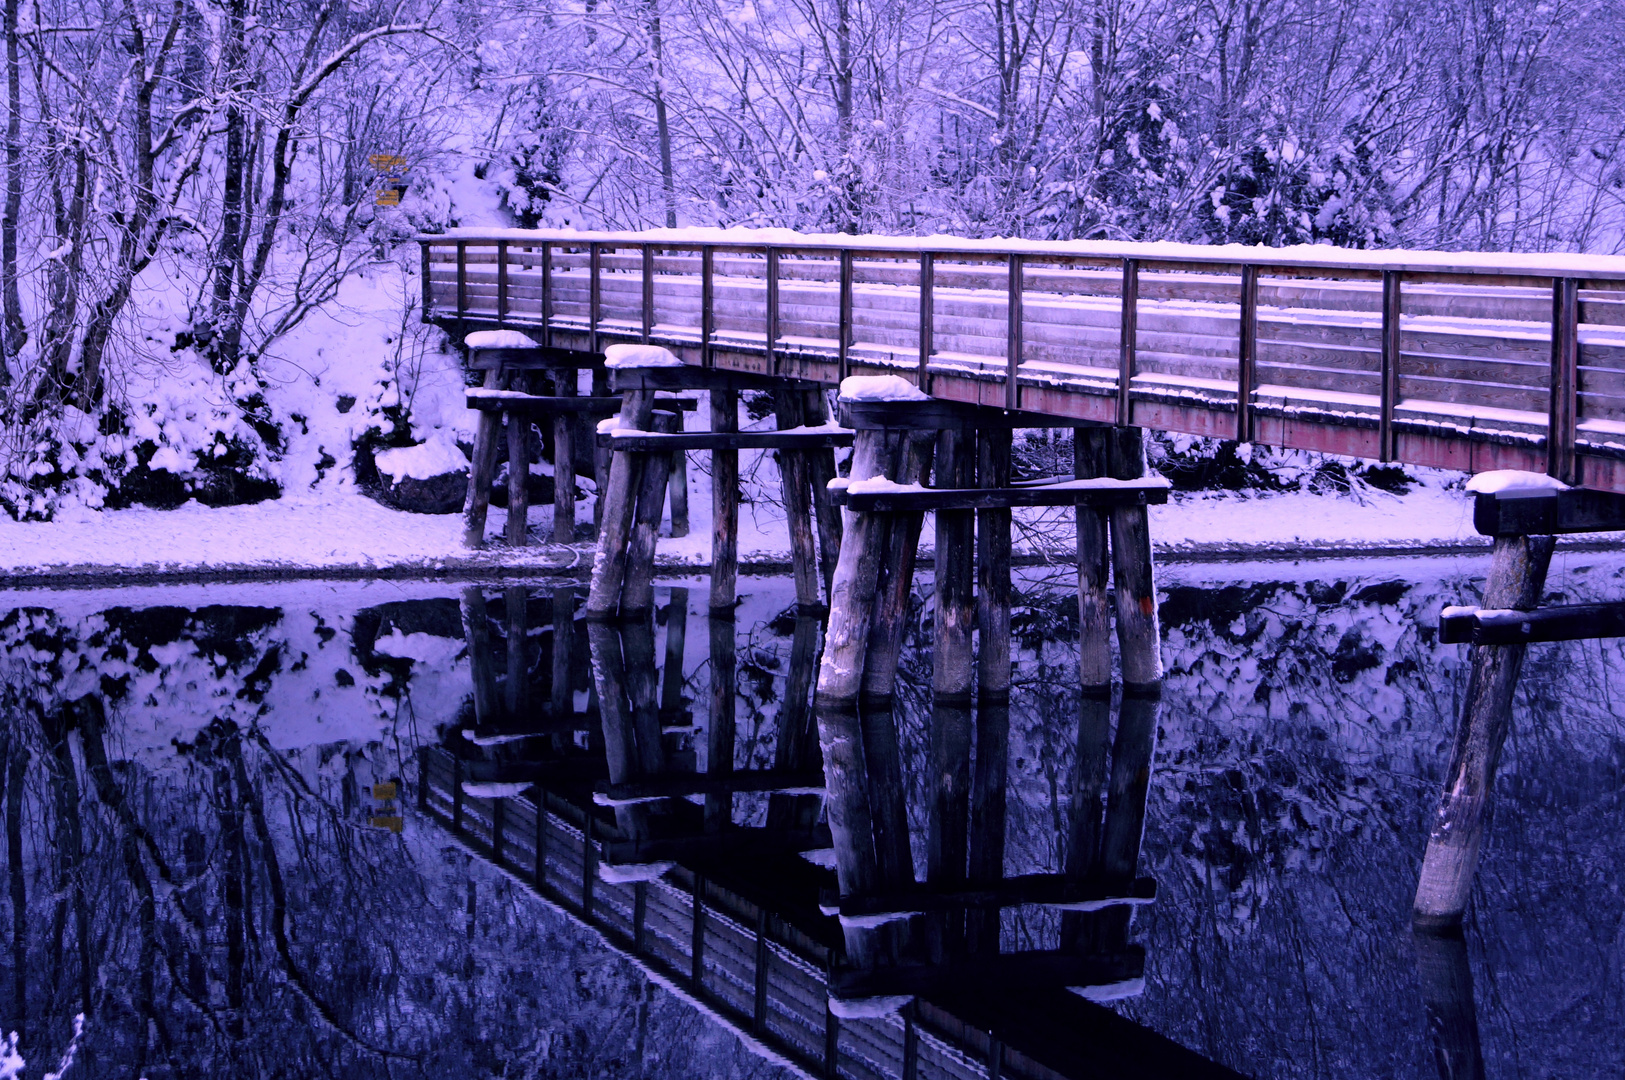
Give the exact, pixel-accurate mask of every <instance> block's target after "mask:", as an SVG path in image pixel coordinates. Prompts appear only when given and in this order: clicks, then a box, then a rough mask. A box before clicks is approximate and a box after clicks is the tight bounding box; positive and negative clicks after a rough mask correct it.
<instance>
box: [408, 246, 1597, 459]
mask: <svg viewBox="0 0 1625 1080" xmlns="http://www.w3.org/2000/svg"><path fill="white" fill-rule="evenodd" d="M423 266H424V276H423V288H424V309H425V314H426V317H429V318H433V319H437V320H444V321H452V322H457V323H460V324H463V325H468V326H490V325H502V326H513V327H518V328H527V329H534V330H535V331H537V332H538V336H539V337H540V338H541V339H542V342H543V343H544V344H546V345H550V346H556V347H559V348H562V349H567V350H572V351H584V352H593V353H596V352H599V351H600V350H601V349H602V348H603V347H604V346H605V345H606V344H610V343H614V342H640V341H641V342H653V343H655V344H659V345H664V346H666V347H667V348H670V349H672V350H673V351H675V352H677V353H678V354H679V355H680V356H682V357H683V358H684V359H685V360H686V361H687V362H688V363H690V364H695V365H699V366H702V367H716V368H720V369H725V370H733V371H748V372H754V373H765V374H769V375H781V376H788V377H798V378H803V379H812V380H816V381H819V382H823V383H834V382H836V381H838V380H839V379H840V378H842V377H844V376H845V375H847V374H875V373H884V372H903V373H906V374H908V375H910V376H911V377H912V378H914V379H915V380H916V381H917V382H918V383H919V384H920V385H921V386H922V387H925V388H926V389H928V390H929V392H930V393H931V394H932V395H933V396H934V397H937V398H940V399H946V400H952V401H961V402H974V403H979V404H983V405H995V406H999V407H1001V408H1008V409H1021V410H1026V411H1030V412H1034V413H1039V414H1045V415H1049V416H1054V417H1057V418H1072V419H1078V420H1086V421H1094V422H1102V423H1112V424H1118V425H1134V426H1139V427H1148V428H1157V429H1164V430H1168V431H1175V432H1186V433H1190V434H1196V435H1212V436H1220V437H1225V438H1239V439H1242V440H1244V441H1257V442H1262V443H1267V444H1271V445H1277V446H1282V447H1292V448H1301V449H1309V450H1323V451H1331V452H1335V453H1341V454H1351V455H1355V456H1358V457H1365V458H1370V459H1377V460H1384V461H1389V460H1392V461H1399V462H1404V463H1410V464H1418V465H1430V466H1439V467H1442V468H1454V469H1463V470H1468V471H1479V470H1483V469H1492V468H1518V469H1526V470H1535V471H1540V472H1547V471H1549V472H1550V473H1551V474H1552V475H1554V476H1558V477H1560V478H1562V479H1564V480H1566V481H1568V482H1571V483H1577V482H1581V481H1583V482H1584V483H1585V484H1587V485H1588V486H1592V487H1599V488H1606V489H1612V490H1625V259H1621V258H1596V257H1580V256H1555V255H1554V256H1512V255H1493V256H1485V255H1454V254H1445V253H1427V252H1358V251H1341V250H1335V249H1330V248H1327V249H1302V248H1299V249H1288V250H1283V251H1275V250H1269V249H1262V248H1257V249H1243V248H1236V247H1228V248H1211V247H1197V246H1189V245H1171V244H1139V245H1136V244H1115V243H1114V244H1091V243H1019V244H1018V243H1012V242H994V243H969V242H961V243H954V242H939V241H936V240H933V241H929V242H927V241H918V240H912V239H907V238H891V237H852V238H836V237H822V238H814V237H798V236H796V235H795V234H791V233H784V232H767V233H760V234H755V235H752V234H750V233H740V232H731V231H730V232H712V233H694V234H684V235H678V234H670V233H667V234H662V233H659V232H654V233H602V234H590V233H544V232H522V231H517V230H511V231H502V232H491V231H483V232H482V231H475V230H459V231H455V232H453V233H450V234H447V235H445V236H441V237H430V238H424V243H423Z"/></svg>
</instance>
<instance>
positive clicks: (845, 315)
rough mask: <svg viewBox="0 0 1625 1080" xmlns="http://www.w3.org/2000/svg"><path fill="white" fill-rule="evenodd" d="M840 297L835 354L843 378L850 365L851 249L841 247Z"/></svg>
mask: <svg viewBox="0 0 1625 1080" xmlns="http://www.w3.org/2000/svg"><path fill="white" fill-rule="evenodd" d="M840 295H841V299H840V307H841V310H840V313H839V315H838V316H837V318H836V322H837V323H838V331H837V332H838V333H839V334H840V347H839V350H838V354H837V363H836V367H837V369H838V371H839V372H840V377H841V378H842V379H845V378H846V377H847V375H848V374H850V369H851V366H852V362H851V358H850V356H849V355H848V354H849V352H850V350H851V347H852V249H851V248H842V249H841V294H840Z"/></svg>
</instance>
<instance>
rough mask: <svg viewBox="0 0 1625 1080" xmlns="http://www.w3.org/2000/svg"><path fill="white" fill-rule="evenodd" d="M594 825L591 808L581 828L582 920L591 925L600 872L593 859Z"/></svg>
mask: <svg viewBox="0 0 1625 1080" xmlns="http://www.w3.org/2000/svg"><path fill="white" fill-rule="evenodd" d="M592 825H593V820H592V809H591V808H590V807H589V808H588V810H587V814H586V823H585V824H583V825H582V827H581V918H582V920H583V921H585V922H587V923H589V924H590V923H591V922H592V879H593V876H594V875H595V874H596V873H597V872H598V867H597V865H596V862H597V860H595V859H594V858H593V850H592Z"/></svg>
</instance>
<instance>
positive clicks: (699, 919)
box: [418, 749, 1044, 1080]
mask: <svg viewBox="0 0 1625 1080" xmlns="http://www.w3.org/2000/svg"><path fill="white" fill-rule="evenodd" d="M420 764H421V773H420V784H419V788H418V791H419V806H420V808H421V809H422V810H424V811H426V812H427V813H428V814H429V815H431V816H432V817H434V818H436V819H438V820H439V821H440V822H441V823H442V824H444V825H445V826H447V827H448V828H449V829H450V830H451V831H452V833H453V835H455V836H456V837H457V839H459V840H460V841H462V842H463V843H465V844H467V845H468V846H469V847H470V848H472V849H474V850H475V851H476V852H478V853H479V854H481V855H484V856H486V857H488V858H490V859H491V860H492V861H493V862H494V863H496V864H497V865H498V866H500V867H502V868H503V869H504V870H506V871H508V872H509V873H512V874H514V875H515V876H517V877H519V878H520V879H521V880H523V881H526V882H527V883H529V884H531V885H533V886H534V887H535V888H536V890H537V892H539V893H540V894H541V895H542V896H544V897H546V898H547V899H548V900H551V901H553V902H554V903H556V904H558V905H559V906H560V907H562V908H564V909H565V910H566V911H568V912H570V913H571V914H572V915H575V916H577V917H579V918H580V919H581V920H582V921H583V922H585V923H587V924H588V925H590V926H592V927H593V928H594V929H596V930H598V931H599V932H600V933H602V934H603V935H604V937H605V938H606V939H607V940H608V941H609V942H610V943H611V944H612V945H614V946H615V947H616V948H618V949H620V950H621V951H623V952H625V953H627V954H628V955H630V956H631V957H632V958H633V959H635V960H636V961H637V962H638V963H639V964H640V965H642V966H643V967H644V968H646V969H647V970H649V971H650V972H651V973H653V974H655V975H656V976H658V977H659V978H661V979H662V980H663V981H664V982H666V983H667V984H669V985H670V986H671V987H672V988H673V989H674V990H675V991H677V992H678V993H681V994H684V995H687V996H688V997H690V998H692V999H693V1000H694V1001H696V1002H698V1003H699V1004H700V1005H702V1006H704V1007H705V1008H707V1009H709V1010H711V1011H713V1012H714V1013H716V1014H717V1015H718V1016H720V1017H721V1018H722V1019H723V1020H724V1021H726V1022H727V1023H728V1024H729V1025H730V1026H731V1027H733V1028H734V1029H736V1030H737V1031H739V1032H740V1033H741V1034H743V1035H746V1036H749V1037H751V1038H754V1039H755V1040H757V1041H758V1042H760V1043H761V1044H762V1045H763V1046H765V1047H767V1048H768V1049H769V1050H771V1051H773V1052H774V1053H777V1054H781V1055H783V1056H784V1057H786V1058H788V1059H789V1060H790V1061H792V1062H793V1063H794V1064H795V1065H797V1066H798V1067H799V1068H801V1069H802V1070H804V1071H806V1072H809V1073H811V1074H814V1075H819V1076H831V1077H835V1076H839V1077H852V1078H857V1080H877V1078H880V1077H896V1076H905V1075H907V1076H917V1077H920V1078H921V1080H925V1078H929V1077H944V1078H950V1077H951V1078H969V1077H983V1076H987V1075H988V1073H987V1070H986V1068H985V1066H983V1065H980V1064H979V1063H977V1062H974V1061H972V1060H970V1059H969V1058H968V1057H967V1056H966V1054H965V1052H964V1050H963V1049H956V1048H955V1047H954V1046H953V1045H951V1044H950V1043H949V1042H948V1040H946V1039H944V1038H943V1037H942V1036H941V1035H940V1034H938V1033H936V1032H935V1031H933V1030H932V1029H931V1027H930V1026H929V1024H928V1023H927V1022H925V1021H924V1019H923V1018H922V1019H919V1020H916V1019H915V1018H913V1017H907V1018H899V1017H896V1016H891V1017H882V1018H846V1019H842V1018H838V1017H836V1016H834V1015H833V1014H832V1013H830V1012H829V1007H828V990H827V985H828V984H827V979H826V977H825V972H826V971H827V970H828V967H829V964H830V961H831V955H832V946H833V940H834V938H837V937H838V936H839V930H838V929H836V928H834V923H833V920H829V919H824V918H822V917H821V916H819V915H818V913H817V909H816V908H809V909H808V912H807V918H806V919H805V920H795V919H791V918H788V917H786V916H785V915H783V914H780V913H778V912H774V911H769V910H767V909H766V908H765V907H762V906H759V905H758V904H756V903H753V902H752V901H751V900H749V899H747V898H746V897H745V896H743V895H741V894H740V893H739V892H736V891H734V890H733V889H731V888H729V887H727V886H725V885H722V884H718V883H717V882H714V881H708V880H706V879H705V878H704V877H703V876H701V875H698V874H696V873H695V872H694V871H692V870H690V869H688V868H685V867H683V866H678V867H676V868H674V869H672V870H670V871H668V872H667V873H666V874H665V875H664V876H662V877H660V878H657V879H655V880H643V881H609V880H605V879H604V877H603V876H602V875H601V874H600V872H599V861H600V858H601V855H602V848H603V846H604V843H605V841H610V842H613V841H614V840H615V839H616V836H615V833H616V829H615V826H614V825H613V824H609V823H607V822H606V821H604V820H600V819H599V818H598V817H597V816H596V815H594V814H591V813H587V812H585V811H584V810H583V808H582V807H581V806H578V805H577V804H575V803H573V802H571V801H569V800H566V799H564V798H562V797H560V796H559V795H557V794H554V793H547V792H543V791H541V789H539V788H536V789H532V790H531V792H530V793H529V794H527V795H523V796H517V797H501V798H487V797H482V796H476V795H470V794H467V793H466V792H465V791H464V790H463V779H462V776H461V765H460V763H459V762H458V761H457V759H455V758H453V757H452V756H451V755H450V754H448V753H446V752H445V751H443V750H439V749H428V750H425V751H423V752H422V754H421V757H420ZM539 805H541V806H545V807H546V811H545V813H543V814H542V815H541V817H540V821H539V820H538V813H537V808H538V806H539ZM807 871H808V876H809V878H812V877H813V876H814V875H815V872H814V871H813V868H812V867H811V866H810V864H809V865H808V866H807ZM612 876H613V875H612ZM810 894H811V895H813V896H816V895H817V893H816V888H814V889H812V890H810ZM820 923H823V924H827V925H819V924H820ZM926 1009H927V1011H929V1007H928V1006H927V1007H926ZM984 1038H985V1035H984ZM972 1049H974V1048H972ZM984 1052H985V1048H984ZM1019 1057H1020V1056H1019V1055H1014V1056H1012V1055H1009V1054H1006V1055H1005V1058H1004V1065H1005V1070H1004V1071H1005V1075H1007V1076H1024V1075H1032V1076H1042V1075H1044V1073H1042V1072H1040V1071H1026V1070H1022V1069H1021V1068H1020V1061H1019V1060H1018V1059H1019Z"/></svg>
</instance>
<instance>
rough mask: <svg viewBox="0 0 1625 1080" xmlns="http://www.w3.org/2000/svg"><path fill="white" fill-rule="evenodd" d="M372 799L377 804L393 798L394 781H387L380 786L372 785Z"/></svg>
mask: <svg viewBox="0 0 1625 1080" xmlns="http://www.w3.org/2000/svg"><path fill="white" fill-rule="evenodd" d="M372 797H373V798H375V799H377V800H378V801H379V802H388V801H389V800H390V799H393V798H394V797H395V781H393V780H389V781H386V782H385V783H382V784H374V785H372Z"/></svg>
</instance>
